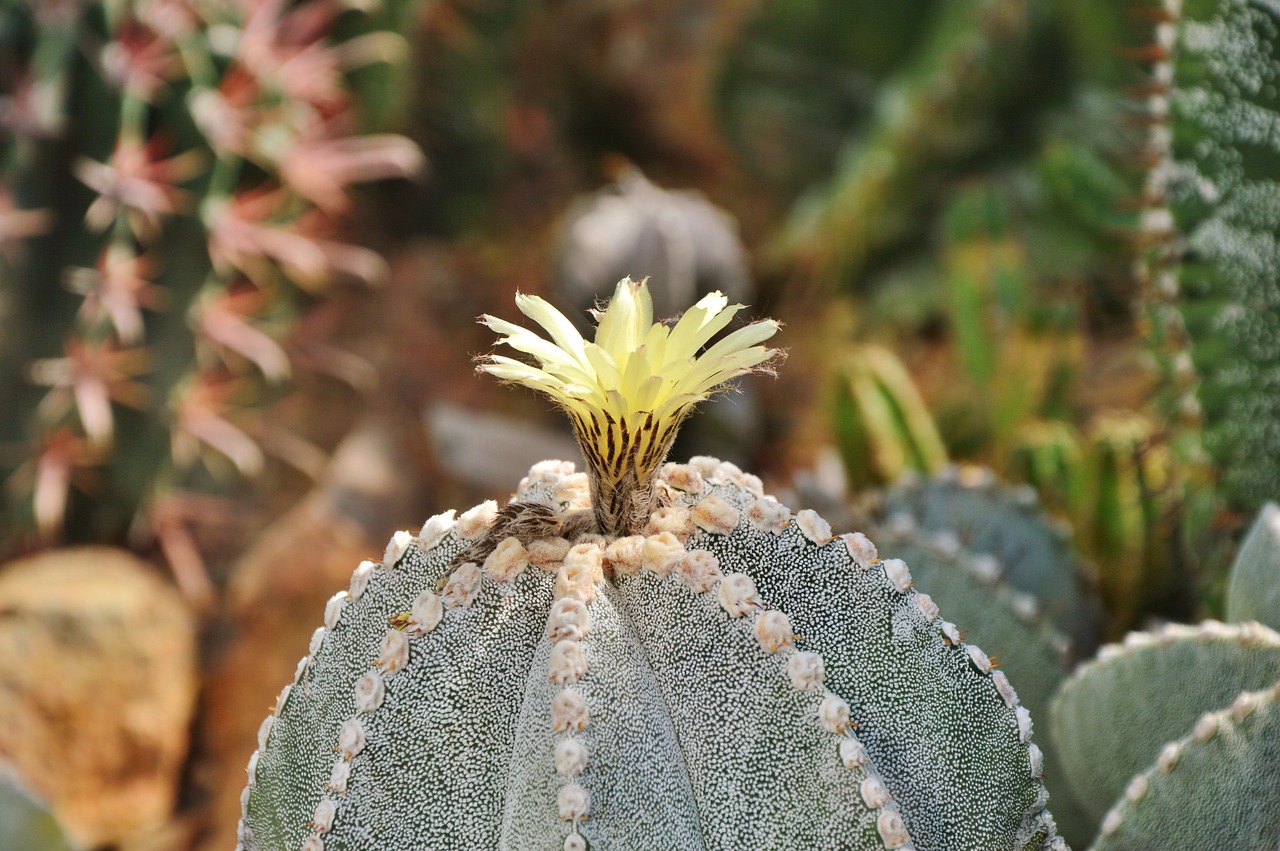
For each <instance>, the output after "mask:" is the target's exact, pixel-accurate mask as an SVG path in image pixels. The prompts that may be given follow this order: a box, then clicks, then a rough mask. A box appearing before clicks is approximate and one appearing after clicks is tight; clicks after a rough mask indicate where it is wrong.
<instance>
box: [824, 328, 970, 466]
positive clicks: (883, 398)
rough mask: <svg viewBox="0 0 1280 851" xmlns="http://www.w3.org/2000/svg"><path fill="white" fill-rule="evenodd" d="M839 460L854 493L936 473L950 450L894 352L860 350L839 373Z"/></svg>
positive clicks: (834, 415) (871, 347) (834, 416)
mask: <svg viewBox="0 0 1280 851" xmlns="http://www.w3.org/2000/svg"><path fill="white" fill-rule="evenodd" d="M832 409H833V410H832V420H833V423H834V426H835V431H836V439H837V445H838V446H839V448H840V457H841V458H842V459H843V460H844V467H845V473H846V475H847V476H848V479H849V483H850V484H851V485H853V486H855V487H858V486H869V485H882V484H886V483H888V482H892V481H894V480H895V479H897V478H898V477H899V476H902V475H903V474H904V473H906V472H907V471H915V472H920V473H937V472H939V471H940V470H941V469H942V468H943V466H945V465H946V463H947V450H946V447H944V446H943V445H942V438H941V436H939V434H938V429H937V427H936V426H935V425H934V423H933V418H932V417H931V416H929V410H928V408H927V407H925V403H924V399H922V398H921V397H920V392H919V391H918V390H917V389H916V386H915V384H914V382H912V380H911V376H910V374H909V373H908V372H907V370H906V368H905V367H904V366H903V365H902V362H901V361H899V360H898V358H897V357H895V356H894V354H893V352H891V351H889V350H888V349H885V348H883V347H881V346H876V345H862V346H858V347H856V348H855V349H854V350H853V351H852V352H850V354H849V355H848V356H847V357H846V358H845V359H844V361H843V363H841V365H840V367H839V369H838V370H837V373H836V380H835V392H834V398H833V403H832Z"/></svg>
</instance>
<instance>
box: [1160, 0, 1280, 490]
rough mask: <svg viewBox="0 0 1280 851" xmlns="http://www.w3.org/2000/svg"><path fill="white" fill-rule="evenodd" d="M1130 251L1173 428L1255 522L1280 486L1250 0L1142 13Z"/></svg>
mask: <svg viewBox="0 0 1280 851" xmlns="http://www.w3.org/2000/svg"><path fill="white" fill-rule="evenodd" d="M1153 5H1155V6H1157V7H1158V8H1159V11H1160V13H1161V14H1160V15H1159V16H1158V17H1156V18H1154V20H1158V21H1159V23H1158V24H1157V25H1156V27H1155V31H1154V39H1153V41H1154V43H1155V44H1154V45H1153V47H1154V48H1155V50H1154V54H1153V55H1156V56H1159V57H1160V59H1158V60H1157V61H1156V62H1154V63H1153V66H1152V69H1151V81H1152V84H1153V86H1152V88H1153V89H1154V91H1155V92H1156V94H1155V95H1154V96H1152V97H1149V98H1148V99H1147V101H1146V103H1145V104H1144V107H1145V109H1144V111H1145V112H1146V116H1145V118H1146V122H1145V123H1147V124H1148V126H1149V127H1150V128H1151V129H1150V132H1149V138H1148V142H1147V145H1146V147H1145V150H1144V151H1143V154H1142V156H1143V159H1144V161H1146V162H1148V163H1149V164H1150V165H1149V171H1148V178H1147V185H1146V187H1145V190H1144V196H1145V197H1146V199H1147V201H1148V205H1149V206H1148V208H1147V209H1146V210H1145V211H1144V213H1143V216H1142V228H1141V229H1142V241H1143V242H1144V243H1147V244H1154V245H1155V246H1156V248H1155V250H1154V251H1153V255H1154V256H1153V258H1152V263H1151V268H1150V271H1149V272H1148V274H1147V275H1145V277H1146V278H1147V281H1146V289H1147V300H1148V308H1149V321H1150V326H1151V329H1152V336H1153V342H1154V343H1155V344H1156V347H1157V351H1158V352H1160V354H1161V356H1162V360H1163V361H1164V362H1165V364H1164V366H1165V368H1164V372H1165V374H1166V377H1167V382H1166V383H1167V385H1168V386H1167V388H1166V390H1167V392H1166V394H1165V395H1166V396H1167V397H1168V401H1169V402H1170V403H1171V408H1172V410H1171V411H1170V414H1171V420H1172V422H1173V423H1174V424H1178V425H1181V426H1183V430H1184V431H1187V432H1190V435H1189V436H1190V437H1191V438H1192V439H1191V440H1185V439H1181V438H1183V435H1178V437H1179V438H1180V439H1179V443H1182V444H1184V446H1185V448H1186V450H1187V452H1186V453H1185V454H1186V455H1187V457H1188V458H1189V459H1190V460H1192V461H1197V460H1199V457H1198V455H1199V452H1198V450H1199V449H1200V448H1201V447H1203V449H1204V450H1207V451H1208V454H1209V455H1210V456H1211V457H1212V459H1213V461H1214V463H1215V466H1216V468H1217V472H1218V473H1219V485H1220V489H1219V493H1220V494H1221V495H1222V496H1224V497H1225V498H1226V499H1227V501H1228V502H1230V503H1231V504H1232V505H1233V506H1235V507H1236V508H1241V509H1246V510H1253V509H1256V508H1257V507H1258V506H1259V505H1261V503H1262V502H1263V501H1264V500H1266V499H1268V498H1270V497H1271V496H1272V495H1273V492H1274V490H1275V483H1276V481H1277V479H1280V460H1278V459H1280V395H1278V394H1277V393H1276V392H1275V387H1276V383H1277V381H1278V380H1280V350H1278V349H1277V348H1276V346H1275V345H1274V342H1275V340H1276V338H1277V334H1280V302H1277V299H1276V295H1275V294H1276V287H1277V276H1276V269H1277V268H1280V264H1278V263H1277V258H1278V257H1280V251H1278V247H1277V242H1276V237H1275V222H1276V216H1277V209H1278V205H1280V184H1277V183H1276V180H1275V175H1276V173H1277V168H1280V144H1278V143H1277V135H1276V132H1275V125H1276V121H1277V118H1278V117H1280V97H1278V96H1277V88H1276V85H1277V82H1278V81H1280V61H1278V59H1277V55H1276V52H1275V40H1276V33H1277V28H1278V27H1280V14H1278V13H1277V10H1276V9H1275V7H1274V5H1272V4H1269V3H1265V2H1258V0H1187V2H1185V3H1182V2H1172V0H1166V2H1161V3H1156V4H1153Z"/></svg>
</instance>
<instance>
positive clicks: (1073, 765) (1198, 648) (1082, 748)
mask: <svg viewBox="0 0 1280 851" xmlns="http://www.w3.org/2000/svg"><path fill="white" fill-rule="evenodd" d="M1277 680H1280V635H1278V634H1276V633H1275V632H1273V631H1272V630H1270V629H1267V628H1266V627H1263V626H1260V625H1258V624H1245V625H1224V624H1219V623H1214V622H1210V623H1206V624H1203V625H1200V626H1194V627H1189V626H1176V625H1175V626H1168V627H1164V628H1162V629H1160V630H1158V631H1156V632H1154V633H1143V632H1139V633H1131V634H1130V635H1129V636H1128V637H1126V639H1125V641H1124V643H1123V644H1120V645H1108V646H1107V647H1104V648H1103V650H1102V652H1101V653H1099V655H1098V658H1097V659H1096V660H1095V661H1092V662H1089V663H1087V664H1086V665H1084V666H1082V667H1081V668H1080V670H1079V671H1078V672H1077V673H1076V674H1075V676H1073V677H1072V678H1071V679H1070V680H1068V681H1067V682H1066V683H1064V685H1063V687H1062V689H1061V690H1060V691H1059V693H1058V695H1057V697H1056V698H1055V700H1054V703H1053V707H1052V710H1051V712H1052V727H1051V729H1052V733H1053V742H1054V750H1055V751H1056V752H1057V753H1058V754H1060V755H1061V759H1062V763H1063V767H1064V769H1065V773H1066V775H1067V779H1068V780H1069V781H1070V783H1071V788H1072V789H1073V790H1074V791H1075V795H1076V798H1077V799H1078V800H1079V801H1080V803H1081V804H1082V805H1083V806H1084V807H1085V808H1086V809H1087V810H1088V811H1089V812H1090V813H1091V814H1092V815H1093V817H1094V818H1095V820H1096V821H1098V822H1100V821H1101V820H1102V818H1103V815H1104V814H1105V813H1106V812H1107V809H1108V808H1109V807H1110V806H1111V805H1112V803H1113V802H1114V801H1115V800H1116V799H1118V798H1119V797H1120V796H1121V795H1122V794H1123V793H1124V790H1125V787H1126V786H1127V784H1128V783H1129V781H1130V779H1131V778H1132V777H1133V776H1134V775H1135V774H1137V773H1138V772H1139V771H1142V770H1143V769H1144V768H1146V767H1147V766H1148V765H1151V764H1152V763H1153V762H1154V761H1155V759H1156V757H1157V756H1158V755H1159V753H1160V749H1161V747H1163V746H1164V745H1165V743H1167V742H1170V741H1173V740H1174V739H1177V738H1180V737H1181V736H1183V735H1184V734H1186V732H1187V731H1188V730H1190V729H1191V727H1192V725H1193V724H1195V721H1196V719H1197V718H1198V717H1200V715H1201V714H1202V713H1204V712H1210V711H1215V710H1218V709H1221V708H1223V707H1225V706H1227V705H1228V704H1229V703H1230V702H1231V701H1232V699H1233V698H1235V696H1236V695H1238V694H1239V693H1240V692H1242V691H1252V690H1256V689H1260V688H1265V687H1266V686H1268V685H1270V684H1272V683H1274V682H1276V681H1277ZM1172 683H1176V687H1171V684H1172Z"/></svg>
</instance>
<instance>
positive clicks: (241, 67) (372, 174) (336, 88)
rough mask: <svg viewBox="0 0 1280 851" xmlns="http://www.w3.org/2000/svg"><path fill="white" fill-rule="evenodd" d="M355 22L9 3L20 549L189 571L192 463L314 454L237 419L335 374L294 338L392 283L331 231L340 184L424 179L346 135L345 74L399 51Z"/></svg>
mask: <svg viewBox="0 0 1280 851" xmlns="http://www.w3.org/2000/svg"><path fill="white" fill-rule="evenodd" d="M355 17H356V13H350V12H347V11H345V10H344V7H343V6H342V4H339V3H333V2H328V0H309V2H302V3H296V4H295V3H284V2H279V0H250V1H249V2H244V3H227V4H216V3H215V4H187V3H172V2H164V0H129V2H120V3H107V4H96V3H92V4H91V3H77V2H70V3H5V4H3V5H0V62H3V64H4V75H3V77H0V248H2V249H3V250H2V251H0V321H2V322H3V328H4V331H3V335H2V336H3V337H4V343H3V345H2V346H0V395H3V397H4V398H5V400H6V403H7V404H6V405H5V406H4V413H3V414H0V445H3V448H4V451H3V452H0V469H7V470H10V471H15V475H13V476H12V477H8V478H9V485H10V487H9V490H8V493H7V497H8V498H7V499H6V500H5V503H4V504H3V506H2V507H3V515H2V519H0V525H3V526H5V528H6V529H10V530H16V531H17V532H19V533H25V537H26V539H27V540H25V541H23V542H22V544H21V545H25V544H27V543H36V542H44V543H47V542H51V541H54V540H57V539H59V538H70V539H86V538H88V539H96V540H103V539H112V538H117V539H118V538H120V537H122V535H123V533H124V531H125V530H127V529H129V528H130V527H132V529H133V530H134V531H137V530H139V529H145V528H150V529H151V530H152V531H153V532H155V533H156V535H157V537H159V539H160V542H161V544H162V546H165V548H166V550H167V551H168V552H169V553H170V555H171V556H177V555H178V554H180V553H181V552H185V551H190V549H191V548H189V547H186V546H184V545H183V541H182V540H181V534H180V532H179V531H177V529H176V527H178V526H180V525H181V522H180V521H181V511H180V510H178V508H177V503H176V501H175V500H172V499H169V497H171V496H173V495H174V494H176V493H180V492H181V491H182V490H183V489H184V488H186V487H190V486H192V485H193V484H194V483H197V482H201V481H202V480H204V479H207V478H208V477H207V476H206V475H204V474H203V473H202V472H201V471H200V469H199V468H200V467H201V466H202V465H201V464H200V463H197V462H203V465H204V466H207V467H208V468H209V469H210V470H212V471H213V472H214V473H221V472H226V471H234V472H238V473H241V474H246V475H252V474H254V473H255V472H257V471H258V470H259V469H261V468H262V466H263V463H264V455H265V453H266V452H267V451H269V450H270V449H271V448H274V449H275V450H276V451H277V452H278V454H280V455H281V456H282V457H286V458H291V459H293V460H295V461H298V460H299V459H305V458H306V457H307V455H306V453H305V452H302V451H299V450H298V446H299V443H300V442H299V441H297V440H296V439H295V440H293V441H292V442H289V441H288V440H286V439H284V438H283V437H282V436H281V435H280V434H279V433H278V432H275V433H273V432H271V431H270V430H268V429H265V428H263V427H261V424H260V423H258V424H256V425H255V423H254V422H253V419H252V417H248V416H244V411H245V410H246V409H248V408H251V407H252V406H254V405H257V404H260V403H262V402H263V401H267V400H269V399H270V398H271V396H272V395H273V393H274V392H275V388H278V387H280V386H281V385H282V384H283V383H284V382H285V381H286V380H287V379H288V377H289V375H290V372H291V370H292V369H293V368H294V367H295V366H297V365H299V363H306V364H308V365H310V366H314V367H322V366H323V365H325V364H328V365H329V366H331V367H335V369H334V371H335V372H341V371H342V370H341V369H338V368H336V367H341V366H342V365H343V364H344V361H343V359H342V358H341V357H335V356H334V354H333V353H332V352H327V351H322V350H321V349H320V348H319V347H318V346H315V345H314V341H312V342H313V345H311V347H310V348H309V349H308V348H306V347H305V346H301V345H299V346H298V347H296V348H294V349H293V351H290V346H289V340H288V336H289V334H288V332H289V330H290V327H291V325H292V323H293V320H294V319H295V318H296V316H297V315H298V314H299V312H300V311H302V310H303V309H304V308H305V306H306V303H307V301H308V299H309V298H310V297H311V296H313V295H316V294H321V293H323V292H324V290H325V289H326V288H327V287H329V286H330V285H332V284H335V283H338V282H342V281H351V280H362V281H376V280H377V279H378V278H379V277H381V276H382V274H383V273H384V268H383V263H382V261H381V260H380V259H379V258H378V257H377V255H375V254H373V253H372V252H370V251H368V250H367V249H363V248H359V247H357V246H354V245H350V244H346V243H343V242H339V241H335V240H334V239H333V238H332V236H331V231H332V230H333V228H334V226H335V224H337V223H338V222H340V221H341V219H342V214H343V213H344V212H346V211H347V210H348V209H349V206H350V199H349V197H348V188H349V187H350V185H351V184H353V183H357V182H360V181H365V180H370V179H377V178H382V177H391V176H401V175H407V174H412V173H414V172H415V171H416V170H417V169H418V168H419V167H420V165H421V154H420V152H419V151H418V149H417V148H416V146H414V145H413V143H411V142H410V141H409V140H407V139H404V138H402V137H398V136H387V135H360V133H359V131H358V129H357V128H358V125H359V123H360V121H361V116H360V115H359V114H358V113H357V108H356V104H355V103H354V100H353V98H352V96H351V94H350V91H349V86H348V80H347V72H348V71H350V70H352V69H354V68H356V67H360V66H366V65H369V64H372V63H381V62H385V61H386V60H388V59H390V58H394V57H395V56H396V55H397V54H398V53H399V54H402V53H403V52H404V51H403V50H399V49H398V47H399V45H400V44H402V40H400V39H399V37H398V36H396V35H394V34H393V33H390V32H385V31H383V32H379V31H377V29H376V25H374V24H370V23H369V22H368V21H360V22H357V21H355V20H354V18H355ZM360 29H366V30H369V31H368V32H366V34H364V35H358V36H355V37H353V38H347V39H345V40H340V39H339V38H338V37H337V36H336V33H337V32H340V31H347V32H349V31H352V30H356V31H358V30H360ZM31 317H39V320H40V321H39V322H31V321H29V319H30V318H31ZM296 342H298V343H302V342H304V341H300V340H299V341H296ZM295 355H305V357H295ZM348 360H349V359H348ZM335 365H336V366H335ZM347 377H348V378H350V377H351V376H350V375H348V376H347ZM19 447H21V448H19ZM291 447H292V449H293V450H294V451H292V452H290V451H288V450H289V448H291ZM304 466H305V465H304ZM81 490H83V491H91V492H93V494H94V495H95V497H97V498H96V499H95V500H93V501H92V502H89V501H86V500H81V499H79V498H78V497H77V496H76V492H77V491H81ZM5 543H8V544H10V545H13V544H14V543H15V542H14V541H13V540H10V541H7V542H5ZM171 560H172V559H171ZM179 560H180V559H179Z"/></svg>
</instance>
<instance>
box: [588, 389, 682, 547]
mask: <svg viewBox="0 0 1280 851" xmlns="http://www.w3.org/2000/svg"><path fill="white" fill-rule="evenodd" d="M569 419H570V421H572V423H573V431H574V436H575V437H577V439H578V446H579V447H580V448H581V449H582V455H583V457H584V458H585V459H586V461H587V480H588V482H589V483H590V486H591V510H592V513H593V514H594V515H595V518H596V525H597V526H598V527H599V531H600V533H601V534H602V535H610V536H617V537H625V536H627V535H638V534H641V533H642V532H643V530H644V527H645V525H646V524H647V523H648V521H649V515H650V514H652V513H653V510H654V508H655V507H656V503H657V489H656V475H657V472H658V469H659V468H660V467H661V466H662V462H663V461H665V460H666V459H667V454H668V453H669V452H670V451H671V444H672V443H674V442H675V438H676V432H677V431H678V430H679V428H680V419H676V420H673V421H670V422H668V423H666V424H665V426H664V427H663V428H662V429H661V430H659V427H658V426H657V425H656V424H655V423H654V422H653V417H652V415H650V416H647V417H646V418H645V420H644V422H643V423H642V424H641V427H640V429H639V430H638V431H637V432H635V433H631V432H630V431H629V429H628V428H627V426H626V423H625V421H624V422H623V423H621V425H620V427H618V428H617V429H616V430H615V428H614V425H615V424H614V423H612V422H610V423H608V428H607V429H598V428H593V426H596V425H597V423H596V422H595V421H593V420H588V419H586V418H583V417H578V416H574V415H573V414H570V416H569ZM605 431H607V435H606V434H602V432H605ZM615 436H616V437H617V440H615V439H614V438H615Z"/></svg>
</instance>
